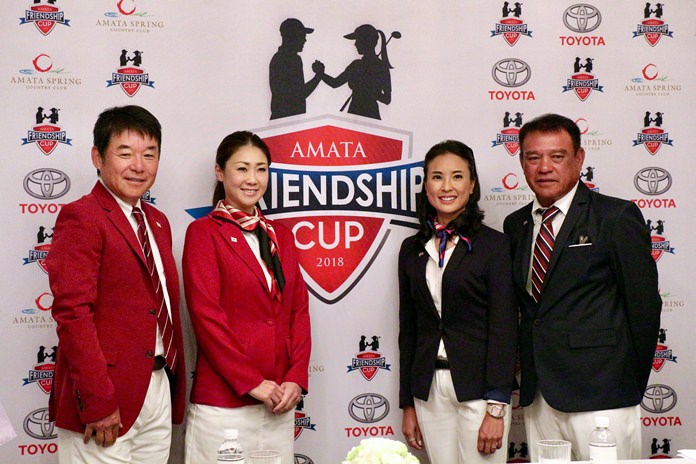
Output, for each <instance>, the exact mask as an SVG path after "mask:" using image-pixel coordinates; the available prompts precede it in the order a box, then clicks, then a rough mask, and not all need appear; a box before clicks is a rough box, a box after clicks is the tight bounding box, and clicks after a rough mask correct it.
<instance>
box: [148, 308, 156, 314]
mask: <svg viewBox="0 0 696 464" xmlns="http://www.w3.org/2000/svg"><path fill="white" fill-rule="evenodd" d="M148 313H149V314H150V316H154V315H155V314H157V310H155V309H151V310H150V311H148Z"/></svg>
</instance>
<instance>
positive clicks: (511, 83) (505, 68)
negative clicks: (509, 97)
mask: <svg viewBox="0 0 696 464" xmlns="http://www.w3.org/2000/svg"><path fill="white" fill-rule="evenodd" d="M491 74H492V75H493V80H494V81H496V82H497V83H498V84H500V85H502V86H503V87H519V86H521V85H524V84H526V83H527V81H528V80H529V78H530V77H532V69H531V68H530V67H529V65H528V64H527V63H525V62H524V61H522V60H518V59H517V58H505V59H503V60H500V61H498V62H497V63H496V64H495V65H493V70H492V71H491Z"/></svg>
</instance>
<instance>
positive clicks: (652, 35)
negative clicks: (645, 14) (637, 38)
mask: <svg viewBox="0 0 696 464" xmlns="http://www.w3.org/2000/svg"><path fill="white" fill-rule="evenodd" d="M664 23H665V22H664V21H662V20H661V19H646V20H644V21H643V26H662V25H663V24H664ZM644 35H645V40H646V41H647V42H648V43H649V44H650V46H651V47H654V46H655V45H657V43H658V42H659V41H660V39H661V38H662V34H660V33H659V32H646V33H645V34H644Z"/></svg>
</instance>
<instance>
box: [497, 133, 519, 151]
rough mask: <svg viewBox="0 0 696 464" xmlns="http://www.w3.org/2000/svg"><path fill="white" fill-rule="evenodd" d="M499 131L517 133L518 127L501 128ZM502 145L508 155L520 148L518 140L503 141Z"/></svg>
mask: <svg viewBox="0 0 696 464" xmlns="http://www.w3.org/2000/svg"><path fill="white" fill-rule="evenodd" d="M500 133H501V134H503V135H519V134H520V129H519V127H506V128H505V129H503V130H501V131H500ZM503 145H504V146H505V150H507V152H508V155H510V156H515V155H516V154H517V152H518V151H519V149H520V143H519V142H503Z"/></svg>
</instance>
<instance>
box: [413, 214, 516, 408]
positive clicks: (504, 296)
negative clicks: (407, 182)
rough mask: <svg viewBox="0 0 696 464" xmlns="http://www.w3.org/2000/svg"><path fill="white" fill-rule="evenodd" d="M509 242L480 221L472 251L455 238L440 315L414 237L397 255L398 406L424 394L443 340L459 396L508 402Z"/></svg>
mask: <svg viewBox="0 0 696 464" xmlns="http://www.w3.org/2000/svg"><path fill="white" fill-rule="evenodd" d="M509 250H510V244H509V240H508V239H507V237H505V235H503V234H502V233H500V232H498V231H496V230H493V229H491V228H489V227H486V226H482V227H481V230H480V231H479V233H478V234H477V235H476V236H475V237H472V250H471V252H469V251H468V249H467V246H466V243H465V242H464V241H463V240H460V241H459V242H458V243H457V245H456V247H455V249H454V251H453V254H452V256H451V258H450V260H449V262H448V264H447V267H446V268H445V273H444V276H443V280H442V317H440V316H439V315H438V313H437V309H436V308H435V304H434V303H433V299H432V296H431V295H430V291H429V290H428V285H427V283H426V281H425V266H426V264H427V262H428V260H429V259H431V258H430V257H429V255H428V253H427V252H426V251H425V248H424V247H423V244H422V243H421V242H420V241H419V240H418V239H417V238H416V237H415V236H413V237H409V238H407V239H406V240H404V242H403V244H402V245H401V251H400V252H399V352H400V365H401V370H400V393H399V405H400V407H402V408H403V407H404V406H411V405H413V398H414V397H415V398H419V399H422V400H427V399H428V394H429V392H430V385H431V383H432V380H433V374H434V372H435V359H436V357H437V351H438V347H439V344H440V339H442V340H443V341H444V345H445V349H446V351H447V358H448V360H449V363H450V371H451V374H452V382H453V384H454V389H455V392H456V394H457V399H458V400H459V401H468V400H473V399H484V398H486V399H487V398H491V399H496V400H500V401H505V402H509V400H510V393H511V390H512V387H513V384H514V369H515V349H516V344H517V321H518V307H517V302H516V299H515V292H514V289H513V284H512V265H511V261H510V254H509Z"/></svg>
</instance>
